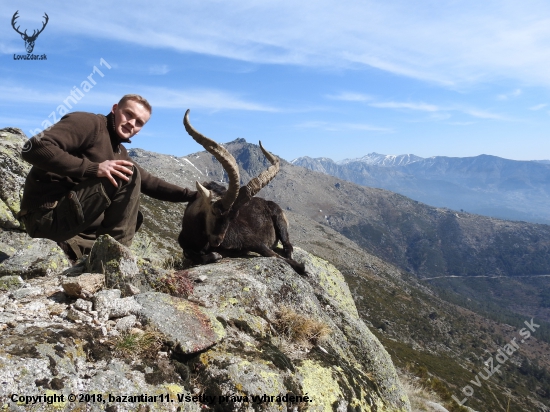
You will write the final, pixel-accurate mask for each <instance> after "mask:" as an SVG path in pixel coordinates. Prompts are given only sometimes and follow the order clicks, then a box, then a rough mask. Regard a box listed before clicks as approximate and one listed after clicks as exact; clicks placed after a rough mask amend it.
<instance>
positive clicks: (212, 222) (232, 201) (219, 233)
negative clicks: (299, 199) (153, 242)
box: [183, 110, 279, 247]
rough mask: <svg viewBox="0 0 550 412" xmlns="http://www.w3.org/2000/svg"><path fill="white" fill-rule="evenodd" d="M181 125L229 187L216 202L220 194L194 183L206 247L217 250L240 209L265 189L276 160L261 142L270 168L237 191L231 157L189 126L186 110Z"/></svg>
mask: <svg viewBox="0 0 550 412" xmlns="http://www.w3.org/2000/svg"><path fill="white" fill-rule="evenodd" d="M183 124H184V126H185V130H187V133H189V135H190V136H191V137H192V138H193V139H194V140H195V141H196V142H197V143H198V144H200V145H201V146H202V147H204V148H205V149H206V150H207V151H208V152H209V153H210V154H212V155H213V156H214V157H215V158H216V159H217V160H218V162H220V163H221V164H222V166H223V168H224V170H225V172H226V173H227V176H228V178H229V187H228V188H227V190H226V191H223V192H222V193H221V197H219V198H218V194H219V191H216V190H210V189H209V188H206V187H204V186H203V185H201V184H200V183H199V182H196V186H197V191H198V192H199V198H198V199H197V207H200V209H201V211H202V213H204V214H205V220H206V221H205V226H206V232H207V234H208V243H209V244H210V246H213V247H217V246H219V245H220V244H221V243H222V242H223V240H224V237H225V232H226V230H227V228H228V225H229V223H230V221H231V220H232V219H233V218H234V217H235V215H236V214H237V213H238V211H239V209H240V208H241V206H243V205H244V204H245V203H246V202H248V201H249V200H250V199H251V198H252V197H253V196H254V195H256V193H258V192H259V191H260V190H261V189H262V188H263V187H265V186H266V185H267V184H268V183H269V182H270V181H271V180H272V179H273V178H274V177H275V175H276V174H277V173H278V172H279V159H278V158H277V157H275V156H273V155H272V154H271V153H269V152H268V151H267V150H265V149H264V148H263V146H262V142H260V148H261V150H262V152H263V153H264V156H265V157H266V158H267V159H268V160H269V162H270V163H271V166H270V167H269V168H268V169H267V170H264V171H263V172H262V173H260V174H259V175H258V176H257V177H255V178H253V179H252V180H250V182H248V184H247V185H246V186H242V187H240V176H239V167H238V165H237V162H236V161H235V158H234V157H233V156H232V155H231V153H229V152H228V151H227V150H226V149H225V148H224V147H223V146H221V145H219V144H218V143H216V142H215V141H214V140H212V139H209V138H208V137H206V136H204V135H202V134H201V133H199V132H197V131H196V130H195V129H194V128H193V126H191V124H190V123H189V110H187V112H185V116H184V118H183ZM216 192H218V193H216ZM199 205H200V206H199Z"/></svg>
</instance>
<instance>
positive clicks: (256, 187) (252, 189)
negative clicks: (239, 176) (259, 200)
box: [233, 142, 280, 210]
mask: <svg viewBox="0 0 550 412" xmlns="http://www.w3.org/2000/svg"><path fill="white" fill-rule="evenodd" d="M260 149H262V152H263V154H264V156H265V157H266V158H267V160H269V163H271V166H269V167H268V168H267V170H264V171H263V172H262V173H260V174H259V175H258V176H257V177H255V178H253V179H252V180H250V182H248V184H247V185H246V186H243V187H241V190H240V191H239V197H238V199H237V201H236V202H235V205H234V206H233V209H234V210H239V208H240V207H241V206H242V205H243V204H245V203H246V202H248V201H249V200H250V199H251V198H252V197H253V196H255V195H256V193H258V192H259V191H260V190H262V188H264V187H265V186H267V185H268V183H269V182H271V181H272V180H273V178H274V177H275V176H276V175H277V173H279V165H280V161H279V158H278V157H277V156H274V155H273V154H271V153H269V152H268V151H267V150H265V149H264V147H263V146H262V142H260Z"/></svg>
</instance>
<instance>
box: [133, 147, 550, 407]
mask: <svg viewBox="0 0 550 412" xmlns="http://www.w3.org/2000/svg"><path fill="white" fill-rule="evenodd" d="M224 146H225V147H226V149H227V150H228V151H229V152H230V153H231V154H232V155H233V156H234V157H235V159H236V161H237V164H238V165H239V167H240V170H241V174H240V176H241V184H246V183H247V182H248V180H249V179H250V178H251V177H253V176H256V175H258V174H259V173H260V172H261V171H263V170H265V169H266V168H267V166H268V164H267V162H266V160H265V158H264V156H263V154H262V153H261V151H260V148H259V147H258V146H256V145H254V144H250V143H247V142H246V141H245V140H244V139H237V140H234V141H232V142H229V143H226V144H225V145H224ZM267 148H268V149H269V147H267ZM129 153H130V155H131V156H132V158H133V159H134V160H135V161H136V162H138V163H139V164H140V165H142V166H143V167H144V168H145V169H147V170H149V171H150V172H152V173H153V174H155V175H157V176H161V177H163V178H165V179H166V180H169V181H171V182H173V183H176V184H179V185H182V186H185V187H194V185H195V181H199V182H204V181H209V180H214V181H216V182H219V183H226V182H227V176H226V174H225V172H224V171H223V169H222V167H221V166H220V165H219V163H217V161H216V160H215V159H214V158H213V156H211V155H210V154H208V153H207V152H204V151H201V152H197V153H193V154H190V155H188V156H185V157H175V156H169V155H160V154H156V153H152V152H147V151H144V150H141V149H132V150H130V151H129ZM259 196H261V197H264V198H267V199H270V200H274V201H276V202H277V203H278V204H279V205H281V207H282V208H283V209H284V210H285V213H286V214H287V217H288V219H289V221H290V235H291V240H292V242H293V243H294V244H295V245H296V246H299V247H301V248H304V249H305V250H307V251H309V252H310V253H313V254H315V255H317V256H320V257H322V258H323V259H326V260H328V261H330V262H332V263H333V264H334V265H336V266H337V267H338V268H339V269H340V270H341V271H342V273H343V274H344V275H345V277H346V281H347V282H348V284H349V286H350V290H351V291H352V294H353V297H354V300H355V303H356V305H357V307H358V310H359V312H360V315H361V317H362V319H364V320H365V322H366V323H367V324H368V325H369V326H370V327H371V328H372V329H373V331H374V333H375V334H376V335H377V337H378V338H379V339H380V341H381V342H382V343H383V344H384V346H385V347H386V349H387V350H388V351H389V352H390V354H391V355H392V358H393V359H394V362H395V363H396V364H397V365H398V366H399V367H401V368H402V369H403V370H407V371H410V372H411V373H412V374H413V376H415V378H414V379H418V382H421V383H422V385H426V386H427V387H430V388H431V389H433V390H437V392H438V393H439V394H440V395H441V396H442V397H443V398H445V399H447V400H448V403H447V404H446V406H447V407H448V410H451V411H458V410H461V411H464V409H460V408H458V406H457V404H456V403H455V402H454V401H453V399H452V395H455V396H456V397H458V398H459V399H462V398H463V396H462V395H461V394H462V392H460V391H461V388H463V387H465V386H466V385H472V383H471V382H470V381H471V380H474V381H475V379H476V373H478V371H483V368H484V367H486V364H484V362H486V361H487V360H488V358H489V357H490V356H491V354H494V353H497V351H498V349H499V348H500V347H502V345H504V344H505V343H506V342H509V341H510V340H511V339H513V338H514V337H515V336H516V335H517V331H518V330H520V329H521V328H523V327H525V325H524V321H526V320H530V319H532V318H534V319H535V320H536V323H537V324H538V325H540V329H539V330H537V332H536V336H535V337H534V338H532V340H530V341H527V342H526V343H525V344H523V345H522V351H521V354H518V355H517V356H515V357H514V360H513V361H512V362H509V363H507V364H506V367H505V368H503V373H502V374H500V375H498V377H496V378H492V379H491V380H488V381H483V383H482V384H481V386H480V387H479V388H478V387H477V386H476V387H475V391H476V392H475V396H472V397H471V398H469V400H468V403H467V405H468V406H471V407H472V408H474V409H475V410H477V411H486V410H491V411H493V410H494V411H498V410H502V411H506V400H507V398H508V397H510V398H511V399H512V401H511V406H510V408H509V411H510V412H513V411H524V410H537V411H539V410H540V411H549V410H550V407H549V406H550V401H549V400H548V399H550V375H547V372H545V371H547V370H550V346H549V345H548V344H547V342H550V323H549V322H550V296H548V294H547V293H545V292H544V291H545V290H548V289H549V286H550V282H549V280H550V278H548V277H546V276H545V275H547V274H549V273H550V255H549V254H548V253H547V252H548V249H549V247H550V226H547V225H541V224H533V223H527V222H511V221H506V220H500V219H496V218H491V217H486V216H480V215H477V214H471V213H465V212H456V211H453V210H450V209H447V208H437V207H432V206H428V205H426V204H423V203H421V202H418V201H415V200H412V199H409V198H407V197H405V196H403V195H400V194H397V193H392V192H390V191H387V190H382V189H376V188H371V187H365V186H360V185H357V184H354V183H350V182H347V181H344V180H342V179H339V178H336V177H333V176H327V174H324V173H319V172H316V171H312V170H308V169H305V168H302V167H296V166H294V165H293V164H291V163H289V162H286V161H284V160H281V170H280V172H279V174H278V175H277V176H276V178H275V179H274V180H273V181H272V182H271V183H270V184H269V185H268V186H266V187H265V188H264V189H262V191H261V192H260V193H259ZM142 210H143V212H144V214H145V216H146V220H145V222H144V225H143V229H142V230H143V231H145V232H146V233H147V234H148V236H149V234H151V237H149V239H151V238H153V239H154V236H159V234H161V235H162V237H163V238H168V237H169V238H172V239H176V238H177V235H178V232H179V230H180V224H179V219H180V217H181V215H182V213H183V207H181V205H178V204H174V205H171V204H166V202H164V203H163V204H162V205H161V204H159V202H157V201H155V200H153V199H148V198H146V197H144V198H143V204H142ZM140 232H141V231H140ZM148 247H149V249H153V250H154V249H155V247H154V244H153V245H152V246H148ZM174 253H176V254H177V253H179V252H178V249H177V245H176V244H175V242H174ZM534 374H535V375H536V376H537V377H536V378H534V377H533V376H534ZM525 408H527V409H525Z"/></svg>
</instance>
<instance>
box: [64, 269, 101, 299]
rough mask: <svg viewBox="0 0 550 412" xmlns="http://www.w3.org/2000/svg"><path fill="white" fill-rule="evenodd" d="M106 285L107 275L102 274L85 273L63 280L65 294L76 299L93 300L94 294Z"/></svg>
mask: <svg viewBox="0 0 550 412" xmlns="http://www.w3.org/2000/svg"><path fill="white" fill-rule="evenodd" d="M104 285H105V275H102V274H100V273H83V274H82V275H80V276H75V277H71V278H67V279H65V280H63V283H62V286H63V290H64V291H65V293H66V294H67V295H69V296H73V297H76V298H87V299H89V298H91V297H92V296H93V294H94V293H96V292H97V291H99V290H101V289H102V288H103V286H104Z"/></svg>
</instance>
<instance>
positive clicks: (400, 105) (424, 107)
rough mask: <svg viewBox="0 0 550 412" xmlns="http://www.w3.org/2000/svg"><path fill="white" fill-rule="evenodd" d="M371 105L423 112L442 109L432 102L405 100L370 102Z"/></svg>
mask: <svg viewBox="0 0 550 412" xmlns="http://www.w3.org/2000/svg"><path fill="white" fill-rule="evenodd" d="M369 105H370V106H372V107H378V108H381V109H409V110H420V111H423V112H437V111H440V110H442V109H441V108H440V107H438V106H436V105H434V104H427V103H422V102H420V103H407V102H378V103H370V104H369Z"/></svg>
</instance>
